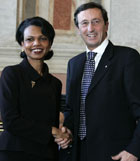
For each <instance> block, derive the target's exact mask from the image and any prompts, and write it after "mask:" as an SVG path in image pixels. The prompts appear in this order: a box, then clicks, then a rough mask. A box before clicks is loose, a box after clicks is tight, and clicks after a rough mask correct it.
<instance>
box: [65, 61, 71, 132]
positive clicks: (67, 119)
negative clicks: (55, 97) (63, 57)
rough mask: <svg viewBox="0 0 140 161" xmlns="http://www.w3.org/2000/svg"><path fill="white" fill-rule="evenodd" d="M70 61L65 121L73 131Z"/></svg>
mask: <svg viewBox="0 0 140 161" xmlns="http://www.w3.org/2000/svg"><path fill="white" fill-rule="evenodd" d="M70 71H71V70H70V61H69V63H68V69H67V82H66V108H65V110H64V115H65V122H64V125H65V126H66V127H68V128H69V129H70V130H71V131H73V109H72V105H71V101H72V100H71V99H72V97H71V95H72V91H71V89H72V88H71V78H70V76H71V73H70Z"/></svg>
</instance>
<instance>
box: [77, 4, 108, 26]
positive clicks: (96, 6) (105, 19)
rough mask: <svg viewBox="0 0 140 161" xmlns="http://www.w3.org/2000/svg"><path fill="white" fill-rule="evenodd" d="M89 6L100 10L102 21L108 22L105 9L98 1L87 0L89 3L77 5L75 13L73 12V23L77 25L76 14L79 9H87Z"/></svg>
mask: <svg viewBox="0 0 140 161" xmlns="http://www.w3.org/2000/svg"><path fill="white" fill-rule="evenodd" d="M91 8H98V9H99V10H101V13H102V16H103V19H104V23H105V24H106V23H107V22H108V16H107V11H106V10H105V9H104V8H103V7H102V6H101V5H100V4H98V3H95V2H89V3H84V4H82V5H81V6H79V7H78V8H77V9H76V11H75V13H74V23H75V25H76V26H77V27H78V14H79V13H80V12H81V11H84V10H87V9H91Z"/></svg>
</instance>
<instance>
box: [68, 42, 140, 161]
mask: <svg viewBox="0 0 140 161" xmlns="http://www.w3.org/2000/svg"><path fill="white" fill-rule="evenodd" d="M85 59H86V53H85V52H84V53H82V54H80V55H78V56H76V57H74V58H72V59H71V60H70V61H69V63H68V73H67V98H66V103H67V109H66V113H65V115H66V120H65V125H66V126H67V127H68V128H70V129H71V130H72V132H73V136H74V138H73V140H74V141H73V149H72V150H73V152H72V158H73V159H72V161H78V159H77V156H78V153H77V151H78V150H77V149H78V145H77V142H78V129H79V111H80V89H81V80H82V75H83V68H84V63H85ZM85 106H86V107H85V108H86V126H87V157H88V159H87V160H86V161H91V160H92V161H112V159H111V156H113V155H116V154H118V153H119V152H120V151H122V150H126V151H128V152H130V153H132V154H134V155H135V156H137V157H140V123H139V122H138V124H137V125H136V120H137V121H138V120H139V119H140V56H139V53H138V52H137V51H136V50H134V49H131V48H128V47H121V46H114V45H113V44H112V43H111V42H109V44H108V46H107V48H106V50H105V52H104V53H103V56H102V58H101V60H100V62H99V64H98V67H97V69H96V71H95V75H94V77H93V79H92V82H91V85H90V87H89V91H88V94H87V97H86V103H85Z"/></svg>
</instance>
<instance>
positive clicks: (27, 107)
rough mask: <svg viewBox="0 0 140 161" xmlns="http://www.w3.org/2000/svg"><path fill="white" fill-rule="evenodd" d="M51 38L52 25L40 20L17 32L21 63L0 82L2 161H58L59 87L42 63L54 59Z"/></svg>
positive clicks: (10, 68) (24, 24)
mask: <svg viewBox="0 0 140 161" xmlns="http://www.w3.org/2000/svg"><path fill="white" fill-rule="evenodd" d="M54 36H55V31H54V29H53V27H52V25H51V24H50V23H49V22H48V21H46V20H45V19H43V18H41V17H33V18H28V19H26V20H24V21H23V22H22V23H21V24H20V25H19V27H18V29H17V33H16V40H17V42H18V43H19V45H21V47H22V50H23V52H21V57H22V58H23V61H22V62H21V63H20V64H17V65H14V66H8V67H6V68H5V69H4V70H3V72H2V75H1V82H0V108H1V115H2V121H3V127H4V131H3V133H2V134H1V136H0V160H1V161H57V160H58V146H57V144H56V143H55V142H54V138H53V135H54V134H55V130H57V129H56V128H55V127H58V126H59V110H60V96H61V87H62V85H61V82H60V80H58V79H57V78H55V77H54V76H52V75H51V74H50V73H49V69H48V66H47V64H45V63H44V60H45V59H50V58H51V57H52V56H53V51H51V50H50V49H51V46H52V43H53V39H54ZM52 133H53V135H52ZM57 133H58V131H57Z"/></svg>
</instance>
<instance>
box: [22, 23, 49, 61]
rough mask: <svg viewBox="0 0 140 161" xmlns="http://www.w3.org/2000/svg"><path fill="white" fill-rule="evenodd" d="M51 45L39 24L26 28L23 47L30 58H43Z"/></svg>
mask: <svg viewBox="0 0 140 161" xmlns="http://www.w3.org/2000/svg"><path fill="white" fill-rule="evenodd" d="M50 47H51V45H50V43H49V40H48V38H47V37H46V36H44V35H43V34H42V32H41V28H40V27H38V26H33V25H32V26H28V27H27V28H25V30H24V40H23V42H22V48H23V50H24V51H25V53H26V55H27V58H28V59H29V60H43V59H44V56H45V55H46V54H47V52H48V51H49V49H50Z"/></svg>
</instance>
